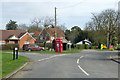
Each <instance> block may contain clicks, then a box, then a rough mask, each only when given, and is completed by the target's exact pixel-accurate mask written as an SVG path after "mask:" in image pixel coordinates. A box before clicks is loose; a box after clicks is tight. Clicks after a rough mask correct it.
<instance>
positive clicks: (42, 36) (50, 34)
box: [34, 28, 68, 43]
mask: <svg viewBox="0 0 120 80" xmlns="http://www.w3.org/2000/svg"><path fill="white" fill-rule="evenodd" d="M56 33H57V38H61V39H63V42H64V43H67V42H68V41H67V40H66V39H65V34H64V33H63V31H62V30H61V29H59V28H56ZM34 35H36V36H35V37H34V38H36V42H37V43H43V42H44V40H46V43H52V42H53V40H54V39H55V28H44V29H43V30H42V31H36V32H35V33H34Z"/></svg>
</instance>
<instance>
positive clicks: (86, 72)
mask: <svg viewBox="0 0 120 80" xmlns="http://www.w3.org/2000/svg"><path fill="white" fill-rule="evenodd" d="M78 67H79V69H80V70H82V72H84V73H85V74H86V75H87V76H89V74H88V73H87V72H86V71H85V70H84V69H82V68H81V66H80V65H78Z"/></svg>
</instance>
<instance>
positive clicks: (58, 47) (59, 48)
mask: <svg viewBox="0 0 120 80" xmlns="http://www.w3.org/2000/svg"><path fill="white" fill-rule="evenodd" d="M55 52H60V53H62V52H63V41H62V39H60V38H58V39H56V40H55Z"/></svg>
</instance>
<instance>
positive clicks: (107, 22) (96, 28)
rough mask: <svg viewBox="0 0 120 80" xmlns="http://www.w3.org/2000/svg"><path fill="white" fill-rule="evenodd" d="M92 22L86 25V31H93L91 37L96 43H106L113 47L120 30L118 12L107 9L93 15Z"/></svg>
mask: <svg viewBox="0 0 120 80" xmlns="http://www.w3.org/2000/svg"><path fill="white" fill-rule="evenodd" d="M92 15H93V17H92V19H91V22H88V23H87V24H86V29H85V30H88V31H92V32H93V33H89V35H93V40H94V41H95V43H97V44H99V43H105V44H107V46H109V45H111V43H112V42H113V40H114V39H115V37H116V34H117V33H116V32H117V29H118V24H117V22H118V12H117V11H115V10H112V9H107V10H104V11H102V12H101V13H99V14H94V13H92Z"/></svg>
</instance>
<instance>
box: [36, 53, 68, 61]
mask: <svg viewBox="0 0 120 80" xmlns="http://www.w3.org/2000/svg"><path fill="white" fill-rule="evenodd" d="M64 55H69V54H60V55H54V56H50V57H48V58H44V59H40V60H38V61H44V60H48V59H51V58H54V57H57V56H64Z"/></svg>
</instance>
